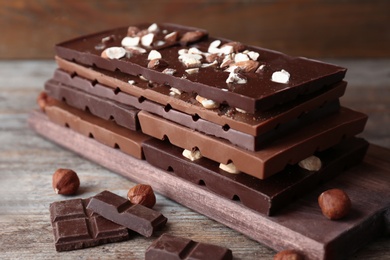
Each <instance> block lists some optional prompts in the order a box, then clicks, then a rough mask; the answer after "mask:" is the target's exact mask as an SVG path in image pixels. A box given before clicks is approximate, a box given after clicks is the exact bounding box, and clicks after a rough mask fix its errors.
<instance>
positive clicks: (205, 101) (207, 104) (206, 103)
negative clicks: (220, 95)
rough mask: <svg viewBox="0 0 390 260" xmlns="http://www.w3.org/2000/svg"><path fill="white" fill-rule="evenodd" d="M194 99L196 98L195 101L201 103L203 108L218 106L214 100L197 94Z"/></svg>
mask: <svg viewBox="0 0 390 260" xmlns="http://www.w3.org/2000/svg"><path fill="white" fill-rule="evenodd" d="M195 99H196V101H198V102H199V103H201V104H202V106H203V107H204V108H207V109H214V108H218V107H219V103H218V102H215V101H214V100H211V99H206V98H204V97H202V96H199V95H197V96H196V98H195Z"/></svg>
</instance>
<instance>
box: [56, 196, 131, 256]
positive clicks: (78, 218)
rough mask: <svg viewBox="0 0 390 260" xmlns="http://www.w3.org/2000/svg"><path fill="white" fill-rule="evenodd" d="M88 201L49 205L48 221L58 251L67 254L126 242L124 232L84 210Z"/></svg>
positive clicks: (68, 201) (120, 228)
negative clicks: (50, 224) (49, 221)
mask: <svg viewBox="0 0 390 260" xmlns="http://www.w3.org/2000/svg"><path fill="white" fill-rule="evenodd" d="M89 200H90V199H72V200H65V201H57V202H53V203H51V204H50V220H51V223H52V227H53V234H54V242H55V247H56V250H57V251H70V250H76V249H81V248H87V247H93V246H98V245H103V244H107V243H114V242H120V241H124V240H128V239H129V231H128V229H127V228H125V227H123V226H121V225H117V224H115V223H113V222H111V221H109V220H107V219H105V218H103V217H102V216H99V215H98V214H96V213H94V212H92V211H91V210H88V209H86V205H87V204H88V202H89Z"/></svg>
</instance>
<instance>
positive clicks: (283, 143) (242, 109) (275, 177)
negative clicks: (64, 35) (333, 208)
mask: <svg viewBox="0 0 390 260" xmlns="http://www.w3.org/2000/svg"><path fill="white" fill-rule="evenodd" d="M55 50H56V55H57V56H56V61H57V63H58V66H59V68H58V69H57V70H56V71H55V73H54V76H53V78H52V79H50V80H49V81H48V82H47V83H46V84H45V90H46V92H47V94H48V96H49V97H50V98H51V101H50V102H48V104H47V105H46V107H45V113H46V114H47V116H48V118H49V119H50V120H51V121H53V122H55V123H58V124H61V125H63V126H66V127H69V128H71V129H72V130H74V131H77V132H79V133H81V134H83V135H86V136H89V137H91V138H94V139H96V140H97V141H99V142H101V143H104V144H106V145H109V146H111V147H112V148H113V149H120V150H121V151H123V152H124V153H127V154H129V155H131V156H134V157H136V158H139V159H144V158H145V159H146V160H147V161H148V162H149V163H150V164H152V165H154V166H156V167H159V168H162V169H164V170H167V171H169V172H170V174H173V175H175V176H177V177H178V178H184V179H187V180H188V181H191V182H194V183H196V184H198V185H202V186H203V187H204V188H207V189H209V190H210V191H212V192H215V193H217V194H219V195H220V196H223V197H226V198H228V199H232V200H237V201H240V203H242V204H243V205H244V206H246V207H248V208H251V209H253V210H255V211H258V212H260V213H264V214H268V215H272V214H274V213H275V212H276V211H277V210H279V209H281V208H282V207H284V206H286V205H288V203H290V202H291V200H292V199H293V198H296V197H297V196H299V195H301V194H303V193H304V192H307V191H308V190H310V189H311V188H314V187H315V186H316V185H317V184H318V183H320V182H323V181H325V180H328V179H330V178H331V177H334V176H336V175H337V174H339V173H341V172H342V171H343V170H344V169H345V168H347V167H349V166H351V165H353V164H356V163H358V162H359V161H360V160H361V159H362V158H363V156H364V154H365V152H366V149H367V146H368V144H367V142H366V141H365V140H363V139H361V138H357V137H355V136H356V135H357V134H359V133H360V132H362V131H363V129H364V126H365V123H366V120H367V117H366V115H364V114H361V113H359V112H356V111H353V110H351V109H348V108H346V107H342V106H340V103H339V98H340V97H342V95H343V94H344V92H345V89H346V85H347V83H346V82H345V81H343V78H344V76H345V73H346V69H344V68H341V67H338V66H335V65H331V64H326V63H323V62H319V61H314V60H310V59H306V58H297V57H290V56H287V55H285V54H282V53H279V52H275V51H271V50H267V49H263V48H258V47H252V46H246V45H244V44H241V43H239V42H234V41H230V40H226V39H219V38H214V37H211V36H209V35H208V33H207V31H205V30H202V29H197V28H191V27H184V26H179V25H173V24H140V25H137V26H130V27H124V28H118V29H113V30H108V31H104V32H100V33H96V34H92V35H87V36H83V37H80V38H76V39H73V40H70V41H66V42H63V43H60V44H58V45H56V47H55Z"/></svg>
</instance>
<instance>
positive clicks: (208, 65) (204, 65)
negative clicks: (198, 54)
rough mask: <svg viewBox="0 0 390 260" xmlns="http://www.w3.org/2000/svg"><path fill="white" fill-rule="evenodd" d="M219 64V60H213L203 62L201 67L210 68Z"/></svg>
mask: <svg viewBox="0 0 390 260" xmlns="http://www.w3.org/2000/svg"><path fill="white" fill-rule="evenodd" d="M217 65H218V61H216V60H215V61H213V62H211V63H202V65H201V68H208V67H216V66H217Z"/></svg>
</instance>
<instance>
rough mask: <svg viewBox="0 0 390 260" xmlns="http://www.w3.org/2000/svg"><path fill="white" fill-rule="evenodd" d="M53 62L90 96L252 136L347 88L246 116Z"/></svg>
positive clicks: (334, 88) (115, 75) (119, 75)
mask: <svg viewBox="0 0 390 260" xmlns="http://www.w3.org/2000/svg"><path fill="white" fill-rule="evenodd" d="M57 62H58V65H59V66H60V67H61V68H62V69H64V70H65V71H67V72H68V73H70V74H71V75H69V74H66V73H65V72H63V71H61V70H57V71H56V72H55V75H54V77H55V78H57V79H58V80H59V81H61V82H64V83H66V84H68V85H71V86H74V87H80V88H82V89H83V90H85V91H87V92H91V93H92V92H94V91H95V89H96V91H99V93H100V92H101V93H103V92H104V94H103V95H107V97H108V98H110V99H115V100H116V101H118V102H121V103H124V104H130V103H132V102H133V101H132V100H134V98H133V97H129V95H127V94H130V95H131V96H135V97H137V98H139V100H144V99H145V98H146V99H147V100H151V101H154V102H157V103H159V104H162V105H164V106H166V107H172V108H173V109H175V110H178V111H181V112H183V113H186V114H189V115H191V116H193V117H194V118H200V119H204V120H207V121H210V122H213V123H215V124H218V125H220V126H221V127H223V128H224V129H234V130H237V131H239V132H242V133H246V134H249V135H252V136H258V135H261V134H264V133H266V132H269V131H272V130H273V129H274V128H276V127H278V125H279V124H280V123H283V122H288V121H290V120H293V119H295V118H298V117H299V116H300V115H301V114H302V113H305V112H306V111H310V110H314V109H316V108H318V107H319V106H321V105H322V104H324V103H326V102H329V101H332V100H336V99H338V98H339V97H341V96H342V95H343V94H344V92H345V88H346V85H347V83H346V82H339V83H337V84H335V85H333V86H331V87H329V89H327V90H321V91H319V92H318V93H316V94H311V95H306V96H304V97H301V98H299V99H296V100H294V101H292V102H290V103H288V104H283V105H280V106H278V107H277V108H275V109H271V110H267V111H263V112H257V113H255V114H250V113H240V112H237V111H236V110H235V109H234V108H231V107H228V106H220V108H218V109H205V108H203V107H202V105H200V103H199V102H197V101H195V96H194V95H193V94H190V93H183V94H181V95H173V96H172V95H170V94H169V93H170V88H169V87H167V86H163V85H156V84H153V87H152V88H149V87H148V85H149V83H148V82H145V81H143V80H140V79H139V78H136V77H133V78H135V79H131V80H134V81H135V82H136V83H135V84H133V85H131V84H129V83H128V80H129V79H130V78H129V77H131V76H129V75H126V74H123V73H121V72H110V71H106V70H99V69H97V68H87V67H84V66H81V65H79V64H76V63H71V62H68V61H65V60H63V59H60V58H58V57H57ZM77 75H80V76H82V77H84V78H87V79H89V80H90V81H92V83H94V84H91V83H90V82H88V81H87V80H85V79H83V78H82V77H79V76H77ZM95 83H96V84H95ZM99 83H100V84H99ZM102 86H104V87H108V88H111V90H107V89H102V88H101V87H102ZM98 89H99V90H98ZM94 93H95V92H94Z"/></svg>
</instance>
